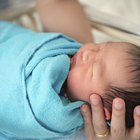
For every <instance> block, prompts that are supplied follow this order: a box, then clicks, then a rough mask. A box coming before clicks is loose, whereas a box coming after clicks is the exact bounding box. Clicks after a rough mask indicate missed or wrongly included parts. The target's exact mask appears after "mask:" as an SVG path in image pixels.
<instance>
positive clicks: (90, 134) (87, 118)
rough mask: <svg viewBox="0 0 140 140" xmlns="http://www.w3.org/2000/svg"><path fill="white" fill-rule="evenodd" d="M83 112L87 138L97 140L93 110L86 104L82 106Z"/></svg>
mask: <svg viewBox="0 0 140 140" xmlns="http://www.w3.org/2000/svg"><path fill="white" fill-rule="evenodd" d="M81 113H82V115H83V118H84V127H85V132H86V137H87V140H95V135H94V129H93V125H92V117H91V116H92V115H91V110H90V108H89V106H88V105H86V104H84V105H82V106H81Z"/></svg>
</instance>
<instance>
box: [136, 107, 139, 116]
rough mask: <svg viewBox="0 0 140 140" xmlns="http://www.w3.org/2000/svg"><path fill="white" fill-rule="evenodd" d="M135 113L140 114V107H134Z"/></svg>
mask: <svg viewBox="0 0 140 140" xmlns="http://www.w3.org/2000/svg"><path fill="white" fill-rule="evenodd" d="M136 114H137V115H138V116H140V107H137V108H136Z"/></svg>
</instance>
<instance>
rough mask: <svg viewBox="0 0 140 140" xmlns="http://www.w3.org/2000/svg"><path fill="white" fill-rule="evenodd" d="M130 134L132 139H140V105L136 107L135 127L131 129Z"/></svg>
mask: <svg viewBox="0 0 140 140" xmlns="http://www.w3.org/2000/svg"><path fill="white" fill-rule="evenodd" d="M130 135H131V137H132V139H135V140H140V106H137V107H135V109H134V128H132V129H131V131H130Z"/></svg>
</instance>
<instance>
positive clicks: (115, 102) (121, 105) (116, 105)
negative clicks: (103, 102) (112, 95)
mask: <svg viewBox="0 0 140 140" xmlns="http://www.w3.org/2000/svg"><path fill="white" fill-rule="evenodd" d="M114 107H115V109H118V110H120V109H122V108H123V103H121V102H120V101H119V100H118V99H117V100H116V99H114Z"/></svg>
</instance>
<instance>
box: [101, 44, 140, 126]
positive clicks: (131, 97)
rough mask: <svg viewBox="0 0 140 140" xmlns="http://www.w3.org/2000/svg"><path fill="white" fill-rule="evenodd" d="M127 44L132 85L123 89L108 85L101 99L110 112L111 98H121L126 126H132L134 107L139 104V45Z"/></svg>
mask: <svg viewBox="0 0 140 140" xmlns="http://www.w3.org/2000/svg"><path fill="white" fill-rule="evenodd" d="M126 44H128V43H126ZM128 46H130V47H129V49H128V50H127V53H128V54H130V57H129V58H130V62H131V63H130V65H129V66H128V68H129V73H131V74H132V78H131V79H130V81H128V82H131V83H132V87H130V88H126V89H123V88H119V87H116V86H109V87H108V88H107V89H106V93H105V94H104V96H103V97H102V99H103V104H104V107H106V108H107V109H108V110H109V111H110V112H111V113H112V102H113V99H114V98H116V97H120V98H122V99H123V100H124V101H125V104H126V113H125V116H126V117H125V120H126V127H127V128H131V127H132V126H134V119H133V111H134V108H135V106H137V105H140V47H138V46H135V45H133V44H128ZM127 74H128V73H127Z"/></svg>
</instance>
